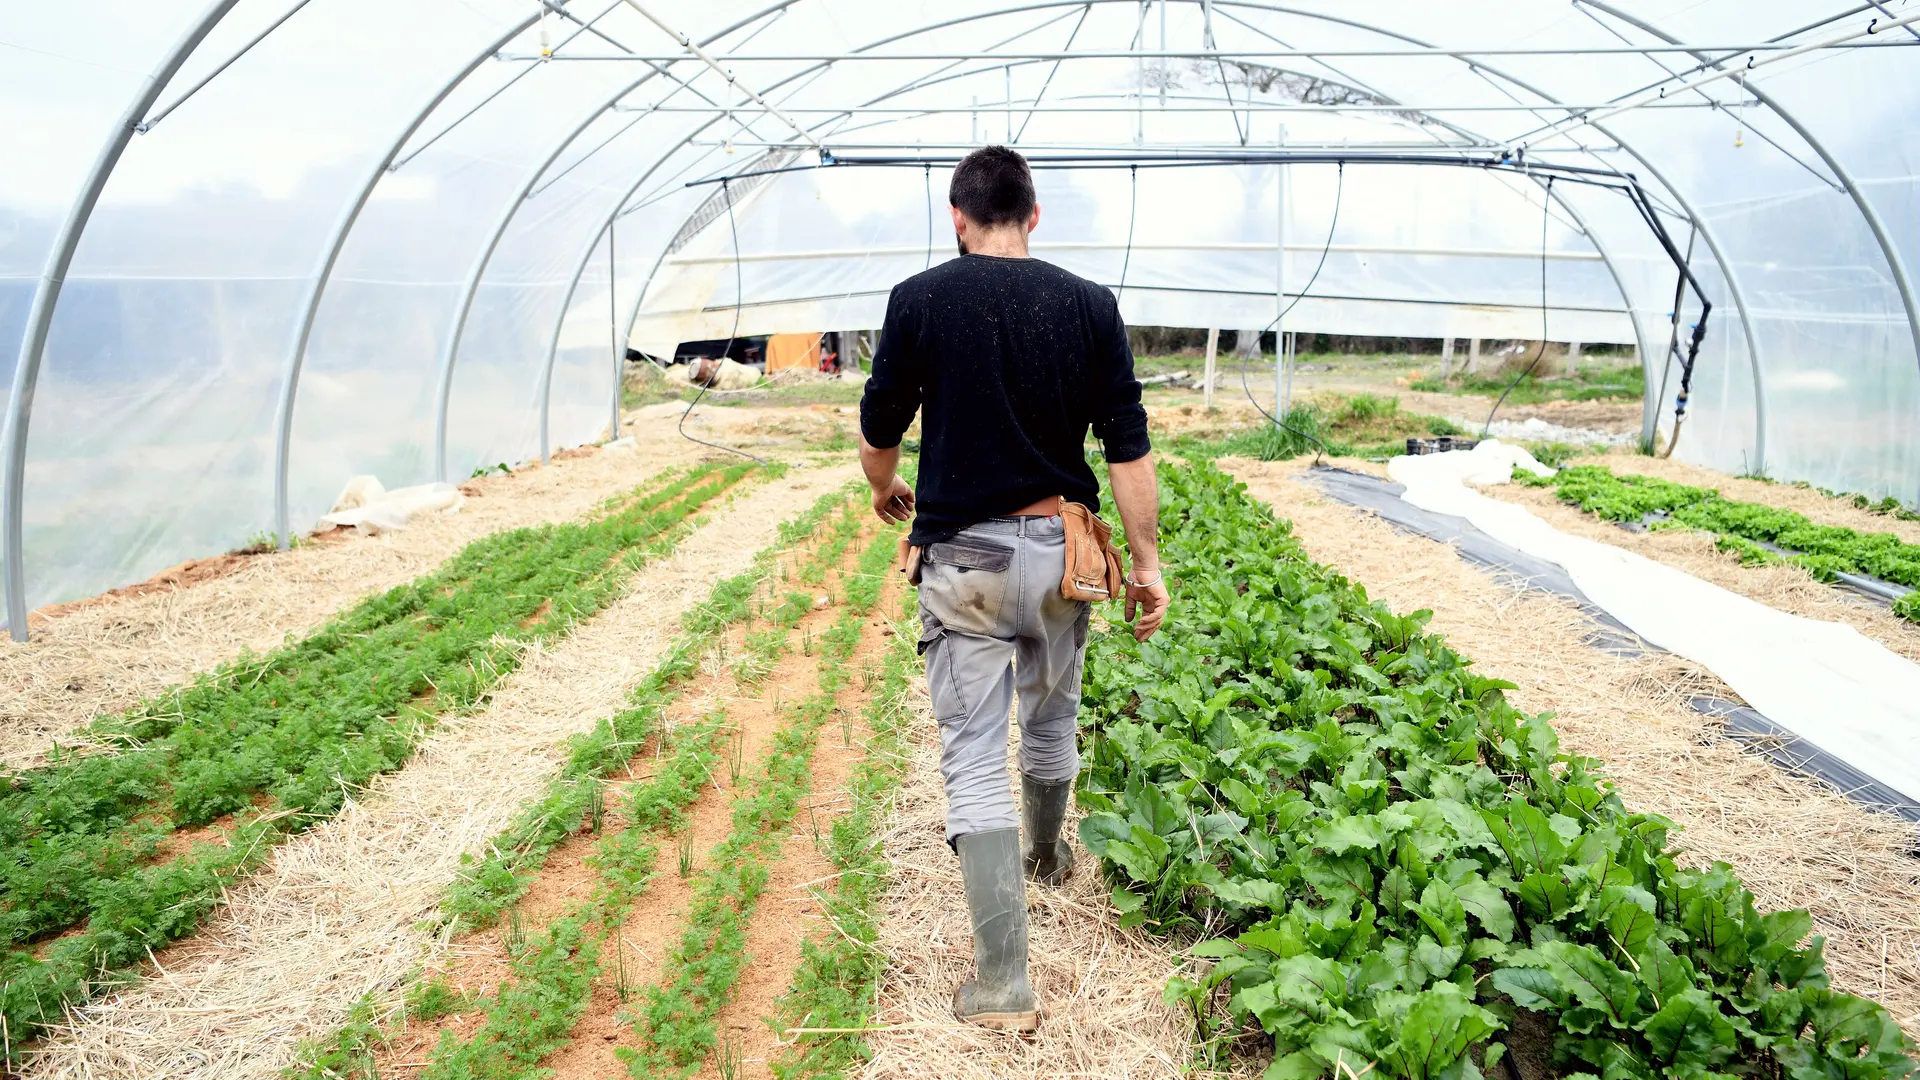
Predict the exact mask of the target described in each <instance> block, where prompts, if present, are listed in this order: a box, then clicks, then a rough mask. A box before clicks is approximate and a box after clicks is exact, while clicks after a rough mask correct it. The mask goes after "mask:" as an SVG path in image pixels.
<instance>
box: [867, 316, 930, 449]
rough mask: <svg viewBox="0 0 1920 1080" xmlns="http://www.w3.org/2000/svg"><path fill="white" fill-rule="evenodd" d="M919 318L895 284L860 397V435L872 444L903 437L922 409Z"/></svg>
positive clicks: (885, 446) (891, 442)
mask: <svg viewBox="0 0 1920 1080" xmlns="http://www.w3.org/2000/svg"><path fill="white" fill-rule="evenodd" d="M915 322H916V320H915V319H914V317H913V312H912V311H911V310H910V308H909V305H908V304H906V303H905V302H903V300H902V298H901V296H900V290H899V289H898V288H895V289H894V290H893V293H892V294H891V295H889V296H888V297H887V318H886V323H885V325H883V326H882V327H881V328H880V340H879V342H878V343H877V344H876V345H875V346H874V350H873V374H872V375H871V376H869V377H868V379H867V389H866V392H865V393H864V394H862V395H861V397H860V435H861V437H862V438H864V439H866V440H867V444H868V445H869V446H872V447H875V448H876V449H880V450H886V449H889V448H891V447H895V446H899V445H900V439H901V437H902V436H904V435H905V434H906V433H907V427H908V426H909V425H911V424H912V423H913V414H914V413H916V412H918V411H919V409H920V400H921V396H922V394H923V393H924V390H925V386H926V379H925V361H924V359H923V358H922V357H921V355H920V348H919V334H918V333H917V327H916V326H915Z"/></svg>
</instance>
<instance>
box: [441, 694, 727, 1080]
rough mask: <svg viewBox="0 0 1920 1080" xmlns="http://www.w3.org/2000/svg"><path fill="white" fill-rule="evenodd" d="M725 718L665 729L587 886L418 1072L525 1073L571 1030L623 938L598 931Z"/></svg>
mask: <svg viewBox="0 0 1920 1080" xmlns="http://www.w3.org/2000/svg"><path fill="white" fill-rule="evenodd" d="M724 721H725V715H724V714H721V713H717V714H715V715H713V716H710V717H708V718H707V719H706V720H705V721H704V722H702V723H700V724H696V725H690V726H688V727H683V728H681V729H679V730H678V731H676V732H674V733H673V735H672V736H671V737H670V739H669V741H670V742H671V743H672V744H673V746H674V749H673V751H672V752H671V753H670V754H669V755H668V756H666V758H665V760H664V761H663V763H662V767H661V768H660V769H659V770H658V771H657V772H656V773H655V775H654V776H653V778H652V779H650V780H648V781H647V782H646V783H644V784H641V785H639V786H637V787H635V788H634V789H633V790H632V791H631V792H630V793H629V794H628V797H627V799H626V805H625V809H626V817H627V825H626V827H625V828H623V829H621V830H619V831H617V832H615V833H612V834H610V835H607V836H604V837H603V838H602V839H601V840H600V843H599V845H598V847H597V849H596V851H595V854H594V855H593V856H592V857H591V860H590V861H591V865H592V868H593V869H594V871H595V872H596V874H597V878H596V881H595V885H594V892H593V894H592V895H591V896H590V897H588V898H587V899H586V900H585V901H583V902H581V903H578V904H576V905H574V906H573V907H572V908H570V909H569V910H568V911H567V912H566V913H565V914H563V915H561V916H560V917H559V918H558V919H556V920H554V921H553V922H552V923H549V924H548V925H547V926H546V927H545V928H543V929H542V930H540V931H539V932H538V933H536V934H534V935H533V936H532V938H531V939H530V940H529V941H527V943H526V944H525V945H524V946H523V947H522V948H520V949H518V950H516V955H514V956H513V957H512V961H511V970H510V974H509V977H508V978H507V979H506V980H504V981H503V982H502V984H501V986H500V989H499V990H498V992H496V993H495V994H494V995H493V996H492V997H491V998H489V999H487V1000H486V1001H484V1002H483V1003H482V1004H481V1017H482V1019H481V1023H480V1025H479V1027H478V1029H477V1030H475V1031H474V1032H473V1033H472V1034H471V1035H468V1036H465V1037H461V1036H459V1035H456V1034H454V1033H453V1032H450V1031H447V1032H442V1033H441V1036H440V1042H439V1044H438V1045H437V1046H435V1047H434V1050H433V1053H432V1055H431V1056H430V1057H429V1058H428V1062H427V1067H426V1068H425V1069H424V1070H423V1071H422V1072H421V1073H420V1076H421V1077H422V1080H477V1078H480V1077H488V1078H499V1080H507V1078H510V1077H529V1078H530V1077H533V1076H535V1075H537V1072H536V1067H537V1066H538V1064H539V1062H540V1060H541V1059H542V1058H544V1057H546V1056H547V1055H548V1054H550V1053H552V1052H553V1051H554V1050H556V1049H558V1048H559V1047H560V1046H562V1045H564V1044H565V1043H566V1042H567V1041H568V1040H569V1039H570V1038H571V1035H572V1032H573V1028H574V1025H575V1024H576V1023H578V1022H579V1020H580V1017H581V1015H582V1014H583V1013H584V1012H585V1011H586V1008H587V1004H588V1001H589V999H590V997H591V994H592V990H593V984H594V980H595V979H597V978H599V977H600V975H601V974H602V973H603V971H604V969H605V968H606V967H608V966H609V964H610V963H617V962H618V959H619V958H618V957H617V956H616V957H612V958H610V957H608V956H606V955H605V954H606V951H608V950H615V951H617V950H620V949H622V948H624V947H625V946H624V945H623V944H622V943H621V941H620V940H619V938H618V935H617V934H616V935H614V936H613V937H612V938H611V939H609V938H608V936H607V930H608V928H609V927H615V926H618V925H619V924H620V922H621V921H622V919H623V918H624V917H625V915H626V913H627V911H628V910H630V909H631V907H632V906H633V903H634V901H635V900H636V899H638V898H639V897H640V896H641V895H642V894H643V893H644V892H645V890H646V887H647V884H648V882H650V881H651V880H652V878H653V875H654V873H656V872H657V871H656V870H655V866H656V864H657V863H658V861H659V855H660V845H659V843H658V840H657V837H659V836H660V835H663V834H666V833H669V832H671V831H673V830H674V829H676V828H678V827H679V826H680V824H681V823H682V820H683V818H684V814H685V811H686V808H687V807H689V806H691V805H692V804H693V802H694V800H695V799H697V798H699V797H700V792H701V789H702V788H704V787H705V786H706V785H707V783H708V782H709V779H710V777H711V776H712V774H713V770H715V769H716V768H718V767H719V764H720V753H719V749H718V746H719V743H720V742H721V735H722V732H723V730H724Z"/></svg>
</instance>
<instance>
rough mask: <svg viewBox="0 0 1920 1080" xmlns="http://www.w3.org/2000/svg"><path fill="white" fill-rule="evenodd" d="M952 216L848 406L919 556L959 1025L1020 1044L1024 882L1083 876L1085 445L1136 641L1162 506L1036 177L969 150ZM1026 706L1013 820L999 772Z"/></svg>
mask: <svg viewBox="0 0 1920 1080" xmlns="http://www.w3.org/2000/svg"><path fill="white" fill-rule="evenodd" d="M947 201H948V202H949V203H950V204H951V206H952V211H953V229H954V233H955V234H956V236H957V237H958V240H959V244H960V254H961V256H962V257H961V258H958V259H954V260H951V261H949V262H946V263H943V264H941V265H939V266H936V267H934V268H932V269H930V270H928V271H926V272H925V273H921V274H916V275H914V276H913V277H910V278H908V279H907V280H906V281H903V282H901V283H900V284H899V285H897V286H895V287H894V290H893V294H892V296H891V297H889V298H888V301H887V318H886V325H885V326H884V327H883V328H882V330H881V332H880V343H879V346H878V347H877V349H876V351H875V353H874V357H873V375H872V378H870V379H869V380H868V381H867V390H866V396H865V397H864V398H863V399H862V400H861V402H860V434H861V439H860V464H861V467H862V468H863V469H864V470H865V472H866V475H867V482H868V483H869V484H870V485H871V486H872V488H873V508H874V512H875V513H877V514H879V515H880V518H881V519H882V520H883V521H907V520H908V519H912V521H913V529H912V531H911V533H910V534H909V537H908V541H909V543H911V544H913V545H914V546H915V547H916V548H918V549H920V553H921V558H920V559H919V567H918V572H919V574H920V577H919V578H918V579H917V580H918V583H919V585H920V622H921V633H920V651H921V652H922V653H923V654H924V655H925V656H926V658H927V685H928V688H929V689H930V690H931V691H932V696H933V713H934V719H935V720H936V721H937V722H938V724H939V726H940V772H941V775H942V776H943V777H944V778H945V780H946V789H947V842H948V843H949V844H951V845H952V846H953V849H954V851H955V853H957V854H958V855H959V857H960V872H961V876H962V877H963V878H964V879H965V881H966V890H967V907H968V909H969V910H970V912H971V914H972V916H973V957H974V965H975V968H976V972H975V975H974V977H973V978H972V979H971V980H968V981H967V982H966V983H964V984H962V985H961V986H960V988H959V989H958V990H957V991H955V993H954V996H953V1008H954V1013H955V1014H956V1015H957V1016H958V1017H959V1018H960V1019H962V1020H967V1021H971V1022H973V1023H976V1024H981V1025H984V1026H987V1027H993V1028H1001V1029H1007V1030H1015V1031H1032V1030H1034V1029H1035V1028H1036V1027H1038V1026H1039V1022H1040V1005H1039V1002H1038V1000H1037V999H1036V998H1035V997H1034V994H1033V989H1032V987H1031V986H1030V985H1029V983H1028V981H1027V904H1026V886H1025V883H1024V882H1023V881H1022V880H1021V877H1022V869H1023V864H1024V872H1025V876H1026V877H1027V878H1030V879H1032V880H1034V881H1037V882H1039V883H1041V884H1043V885H1059V884H1060V883H1061V882H1063V881H1065V880H1066V879H1067V875H1068V873H1069V872H1070V871H1071V870H1072V869H1073V853H1072V852H1073V849H1072V847H1071V846H1070V845H1069V843H1068V841H1066V840H1064V839H1062V838H1061V835H1060V833H1061V829H1062V826H1063V823H1064V821H1065V819H1066V813H1067V800H1068V799H1069V798H1070V797H1071V796H1072V793H1073V783H1074V779H1075V777H1077V776H1078V775H1079V772H1080V758H1079V752H1078V749H1077V747H1076V745H1075V735H1076V732H1077V729H1078V713H1079V707H1080V674H1081V666H1082V664H1083V663H1084V662H1085V659H1086V645H1087V617H1088V614H1089V612H1090V610H1091V604H1089V603H1087V602H1086V601H1084V600H1078V599H1068V598H1067V596H1066V595H1065V593H1066V592H1067V591H1069V590H1068V586H1067V585H1064V584H1063V581H1062V579H1063V577H1064V576H1065V575H1066V572H1067V569H1068V563H1069V554H1068V544H1067V540H1068V533H1069V530H1070V526H1078V525H1080V524H1081V523H1082V522H1084V521H1085V520H1086V519H1085V517H1084V516H1083V514H1082V512H1081V511H1080V510H1079V509H1078V508H1077V507H1074V508H1069V507H1067V506H1066V504H1068V503H1078V504H1080V506H1083V507H1086V508H1087V510H1089V511H1093V510H1098V509H1099V506H1100V488H1099V484H1098V483H1097V482H1096V481H1095V479H1094V476H1093V470H1092V469H1090V468H1088V466H1087V461H1086V454H1085V449H1084V447H1085V443H1086V436H1087V430H1088V429H1089V428H1091V429H1092V430H1093V433H1094V435H1095V436H1097V437H1098V438H1099V439H1100V441H1101V442H1102V443H1103V444H1104V445H1105V448H1106V458H1107V462H1108V464H1109V466H1110V476H1111V479H1112V484H1113V493H1114V500H1115V501H1116V502H1117V503H1119V509H1120V518H1121V521H1122V522H1123V523H1124V524H1125V526H1126V535H1127V545H1128V548H1129V549H1130V551H1131V552H1132V556H1133V572H1132V574H1131V575H1130V576H1129V577H1128V578H1127V579H1126V582H1125V592H1126V598H1127V603H1126V617H1127V619H1128V620H1130V621H1132V622H1133V634H1134V637H1136V638H1138V639H1139V640H1141V641H1145V640H1146V639H1147V638H1149V637H1151V636H1152V635H1153V633H1154V631H1155V630H1157V629H1158V628H1159V626H1160V623H1161V620H1162V619H1163V618H1164V617H1165V615H1166V610H1167V589H1166V586H1165V585H1163V584H1161V581H1160V563H1159V547H1158V542H1157V541H1158V526H1159V520H1158V513H1159V490H1158V485H1157V484H1156V483H1155V480H1154V474H1153V459H1152V456H1151V454H1150V453H1149V451H1150V447H1149V445H1148V442H1147V414H1146V410H1144V409H1142V408H1141V407H1140V383H1139V381H1138V380H1137V379H1135V378H1134V375H1133V354H1132V352H1131V351H1130V350H1129V349H1128V346H1127V330H1126V326H1125V325H1124V324H1123V323H1122V322H1121V321H1120V311H1119V308H1118V306H1117V305H1116V304H1115V302H1114V298H1113V295H1112V294H1111V293H1110V292H1108V291H1107V290H1106V289H1105V288H1103V287H1102V286H1099V285H1096V284H1094V283H1093V282H1091V281H1087V280H1085V279H1083V278H1079V277H1075V276H1074V275H1072V274H1070V273H1068V272H1066V271H1065V270H1062V269H1060V268H1059V267H1057V266H1053V265H1051V264H1049V263H1045V262H1041V261H1039V260H1038V259H1033V258H1029V257H1028V255H1027V234H1028V233H1029V232H1031V231H1032V230H1033V228H1034V227H1035V226H1036V225H1038V224H1039V222H1040V207H1039V205H1038V203H1037V202H1036V201H1035V199H1034V192H1033V175H1032V173H1031V172H1029V171H1028V169H1027V163H1026V160H1025V159H1024V158H1022V157H1021V156H1020V155H1019V154H1017V153H1015V152H1013V151H1012V150H1009V149H1007V148H1006V147H1003V146H989V147H986V148H985V149H982V150H976V151H974V152H973V153H971V154H969V155H967V157H966V158H965V159H964V160H962V161H961V162H960V164H959V165H958V166H957V167H956V168H955V169H954V171H953V183H952V186H951V188H950V189H949V190H948V194H947ZM916 410H924V412H923V414H922V425H921V426H922V432H923V437H922V439H921V443H920V445H921V450H920V475H919V483H920V490H919V492H918V495H917V496H916V493H915V492H914V490H913V488H911V487H909V486H908V485H907V483H906V482H905V481H904V480H902V479H900V477H899V475H898V473H897V472H896V469H897V467H898V465H899V461H900V439H901V436H902V435H903V434H905V432H906V430H907V426H908V425H909V424H911V423H912V422H913V415H914V412H915V411H916ZM1069 519H1071V520H1069ZM1094 547H1095V549H1096V550H1097V548H1098V545H1094ZM1083 549H1084V545H1076V547H1075V548H1074V551H1075V552H1076V553H1077V552H1081V551H1082V550H1083ZM910 562H911V560H910ZM1103 565H1104V564H1103ZM1098 577H1099V575H1098V573H1096V574H1095V578H1096V579H1098ZM1115 577H1116V578H1117V572H1116V573H1115ZM1111 587H1112V588H1113V589H1114V590H1115V591H1117V590H1118V588H1119V582H1118V581H1117V580H1115V581H1114V582H1113V584H1112V586H1111ZM1136 610H1137V612H1138V618H1137V619H1136V618H1135V613H1136ZM1016 692H1017V693H1018V695H1019V702H1020V795H1021V803H1022V807H1021V814H1020V815H1018V816H1016V814H1015V811H1014V805H1013V796H1012V793H1011V792H1010V791H1009V790H1008V784H1007V774H1006V767H1007V766H1006V761H1007V741H1008V731H1007V723H1008V721H1007V714H1008V712H1009V711H1010V710H1011V708H1012V705H1013V699H1014V695H1015V693H1016ZM1022 817H1024V819H1025V823H1026V830H1027V845H1026V851H1025V854H1024V858H1023V857H1022V852H1021V848H1020V825H1021V820H1022Z"/></svg>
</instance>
